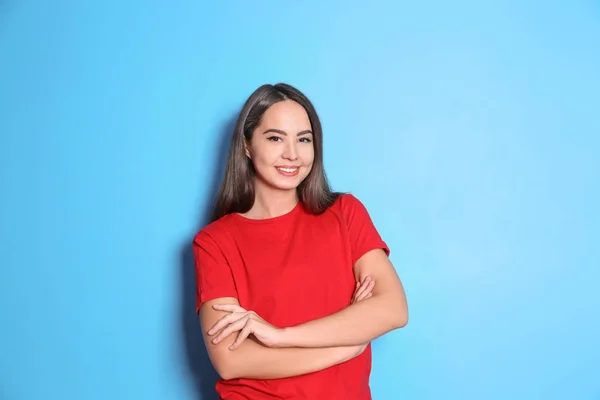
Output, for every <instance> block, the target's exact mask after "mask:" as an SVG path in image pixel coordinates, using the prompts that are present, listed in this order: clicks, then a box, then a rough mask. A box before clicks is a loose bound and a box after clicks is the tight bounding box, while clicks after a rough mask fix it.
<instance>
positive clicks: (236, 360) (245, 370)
mask: <svg viewBox="0 0 600 400" xmlns="http://www.w3.org/2000/svg"><path fill="white" fill-rule="evenodd" d="M217 303H230V304H239V303H238V301H237V299H235V298H219V299H215V300H211V301H207V302H206V303H204V304H203V305H202V307H201V308H200V323H201V325H202V328H203V329H202V333H203V336H204V342H205V343H206V348H207V350H208V354H209V356H210V359H211V361H212V363H213V365H214V367H215V369H216V370H217V372H218V373H219V375H220V376H221V377H222V378H223V379H235V378H252V379H278V378H287V377H291V376H298V375H304V374H308V373H311V372H316V371H320V370H323V369H325V368H329V367H332V366H334V365H337V364H340V363H342V362H345V361H348V360H351V359H352V358H354V357H356V356H358V355H359V354H360V353H361V352H362V351H363V350H364V346H344V347H323V348H315V349H301V348H268V347H265V346H262V345H261V344H259V343H256V342H255V341H253V340H244V341H243V343H242V344H241V345H240V346H239V347H238V348H237V349H236V350H235V351H232V350H229V346H230V345H231V344H232V343H233V342H234V340H235V339H236V337H235V335H230V336H228V337H227V338H225V339H224V340H223V341H222V342H220V343H218V344H213V343H212V342H211V340H212V339H213V338H214V336H209V335H208V334H207V330H208V329H210V327H212V326H213V325H214V324H215V323H216V322H217V321H218V320H219V319H220V318H221V317H223V316H224V315H226V314H227V313H226V312H222V311H217V310H214V309H213V307H212V305H213V304H217Z"/></svg>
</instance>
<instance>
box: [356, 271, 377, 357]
mask: <svg viewBox="0 0 600 400" xmlns="http://www.w3.org/2000/svg"><path fill="white" fill-rule="evenodd" d="M374 287H375V281H374V280H372V279H371V278H369V277H368V276H367V277H366V278H365V279H363V281H362V283H361V282H356V289H355V290H354V295H353V296H352V301H351V304H354V303H358V302H359V301H361V300H366V299H368V298H369V297H371V296H372V295H373V288H374ZM369 343H370V342H367V343H364V344H361V345H358V346H353V348H354V351H355V353H354V354H353V357H352V358H354V357H358V356H360V355H361V354H362V353H363V352H364V351H365V350H366V349H367V347H368V346H369Z"/></svg>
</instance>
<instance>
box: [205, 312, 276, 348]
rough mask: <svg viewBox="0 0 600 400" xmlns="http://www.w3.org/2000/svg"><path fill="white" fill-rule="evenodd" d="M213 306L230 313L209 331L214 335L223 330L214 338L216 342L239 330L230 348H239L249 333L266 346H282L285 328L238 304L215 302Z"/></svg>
mask: <svg viewBox="0 0 600 400" xmlns="http://www.w3.org/2000/svg"><path fill="white" fill-rule="evenodd" d="M213 308H214V309H215V310H219V311H226V312H228V313H229V314H227V315H225V316H224V317H223V318H221V319H220V320H218V321H217V323H216V324H214V325H213V327H212V328H210V330H209V331H208V334H209V335H214V334H215V333H217V332H219V331H221V330H222V331H221V332H220V333H219V334H218V335H217V336H216V337H215V338H214V339H213V340H212V342H213V343H214V344H217V343H220V342H221V341H223V339H225V338H226V337H227V336H229V335H231V334H232V333H234V332H238V331H239V334H238V337H237V339H236V340H235V341H234V342H233V344H232V345H231V346H230V347H229V349H230V350H235V349H236V348H238V347H239V346H240V344H242V342H243V341H244V340H245V339H246V338H247V337H248V336H249V335H253V336H254V337H255V338H256V339H257V340H258V341H259V342H261V343H262V344H263V345H264V346H266V347H273V348H275V347H280V344H281V337H282V334H283V330H282V329H280V328H277V327H276V326H273V325H271V324H269V323H268V322H267V321H265V320H264V319H262V318H261V317H260V316H259V315H258V314H256V313H255V312H254V311H247V310H246V309H244V308H242V307H240V306H238V305H237V304H215V305H213Z"/></svg>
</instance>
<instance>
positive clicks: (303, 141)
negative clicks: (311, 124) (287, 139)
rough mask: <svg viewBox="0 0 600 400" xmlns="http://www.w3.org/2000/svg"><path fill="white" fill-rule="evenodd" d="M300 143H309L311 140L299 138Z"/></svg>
mask: <svg viewBox="0 0 600 400" xmlns="http://www.w3.org/2000/svg"><path fill="white" fill-rule="evenodd" d="M300 141H301V142H302V143H310V142H311V141H312V140H310V139H309V138H301V139H300Z"/></svg>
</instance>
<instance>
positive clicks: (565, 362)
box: [0, 0, 600, 400]
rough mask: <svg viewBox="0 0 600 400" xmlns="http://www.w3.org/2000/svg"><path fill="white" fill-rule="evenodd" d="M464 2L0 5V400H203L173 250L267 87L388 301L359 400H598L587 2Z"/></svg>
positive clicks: (8, 0) (184, 242)
mask: <svg viewBox="0 0 600 400" xmlns="http://www.w3.org/2000/svg"><path fill="white" fill-rule="evenodd" d="M323 3H327V4H323ZM482 3H483V2H476V1H472V2H467V1H459V2H445V1H440V0H438V1H426V2H420V3H419V5H416V2H410V3H409V2H400V3H399V2H394V1H385V2H377V3H376V4H375V3H367V2H342V1H335V2H320V1H304V2H280V1H268V2H267V1H212V2H207V1H181V0H174V1H169V2H167V1H162V2H160V1H128V2H123V1H116V0H111V1H102V2H83V1H59V2H48V1H40V0H30V1H17V0H2V1H0V132H1V136H0V172H1V181H0V183H1V190H2V201H1V207H0V240H1V253H0V266H1V275H0V302H1V303H0V304H1V307H2V315H1V317H0V321H2V326H1V329H0V398H1V399H7V400H30V399H32V400H33V399H52V400H53V399H76V400H79V399H86V400H87V399H90V400H97V399H98V400H100V399H102V400H105V399H115V400H118V399H149V400H151V399H199V398H202V399H211V398H212V396H209V395H208V394H205V395H204V396H202V397H200V395H199V393H200V392H201V391H203V392H204V393H208V392H210V391H211V390H212V383H211V379H212V378H213V376H214V375H213V373H212V372H210V371H209V370H207V369H206V361H202V360H204V359H205V355H203V350H202V348H203V346H202V344H201V338H200V332H199V328H198V324H197V320H196V317H195V315H194V298H193V296H194V295H193V290H194V287H193V285H194V283H193V271H192V265H191V255H190V242H191V239H192V236H193V234H194V233H195V232H196V231H197V230H198V229H199V228H200V227H201V226H202V224H203V222H204V221H205V216H206V212H207V209H208V205H209V201H210V199H211V197H212V195H213V193H214V190H215V187H216V183H217V180H218V177H219V175H218V174H219V172H220V170H221V164H222V162H223V160H224V157H225V149H226V145H227V140H228V135H229V130H230V128H231V124H232V120H233V118H234V116H235V113H236V112H237V111H238V110H239V108H240V107H241V105H242V103H243V101H244V100H245V99H246V97H247V96H248V95H249V94H250V93H251V92H252V91H253V90H254V89H255V88H256V87H258V86H259V85H260V84H263V83H266V82H268V83H276V82H279V81H284V82H288V83H291V84H293V85H296V86H297V87H298V88H300V89H301V90H303V91H304V92H305V93H306V94H307V95H308V96H309V97H310V98H311V99H312V100H313V101H314V103H315V105H316V107H317V110H318V111H319V113H320V115H321V118H322V120H323V125H324V132H325V133H324V134H325V163H326V167H327V171H328V174H329V177H330V180H331V183H332V185H333V186H334V188H335V189H337V190H342V191H350V192H353V193H354V194H355V195H356V196H357V197H359V198H360V199H361V200H362V201H363V202H364V203H365V205H366V206H367V208H368V209H369V211H370V212H371V215H372V217H373V220H374V221H375V224H376V226H377V227H378V228H379V230H380V232H381V234H382V236H383V237H384V238H385V240H386V241H387V242H388V243H389V245H390V247H391V248H392V261H393V262H394V264H395V266H396V268H397V270H398V272H399V274H400V275H401V277H402V279H403V281H404V284H405V286H406V291H407V295H408V299H409V305H410V322H409V325H408V326H407V327H406V328H405V329H402V330H400V331H396V332H393V333H391V334H388V335H386V336H385V337H383V338H381V339H378V340H377V341H376V342H375V343H374V362H373V375H372V388H373V396H374V399H375V400H387V399H568V400H571V399H600V322H599V319H600V317H599V315H600V312H599V311H598V308H599V307H600V300H599V296H598V291H599V290H598V280H599V279H600V257H599V256H600V249H599V247H600V229H599V224H600V218H599V212H598V204H600V189H599V186H600V185H599V181H600V179H598V174H599V171H600V165H599V164H600V162H599V161H598V157H600V155H599V154H600V153H599V151H600V146H599V145H600V138H599V134H600V122H599V119H598V114H599V113H600V3H598V2H597V1H570V2H566V1H565V2H557V1H550V2H543V1H528V2H522V1H516V0H515V1H509V2H492V3H490V2H485V5H484V4H482ZM202 371H205V372H202ZM206 371H209V372H206ZM195 376H200V378H194V377H195Z"/></svg>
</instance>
